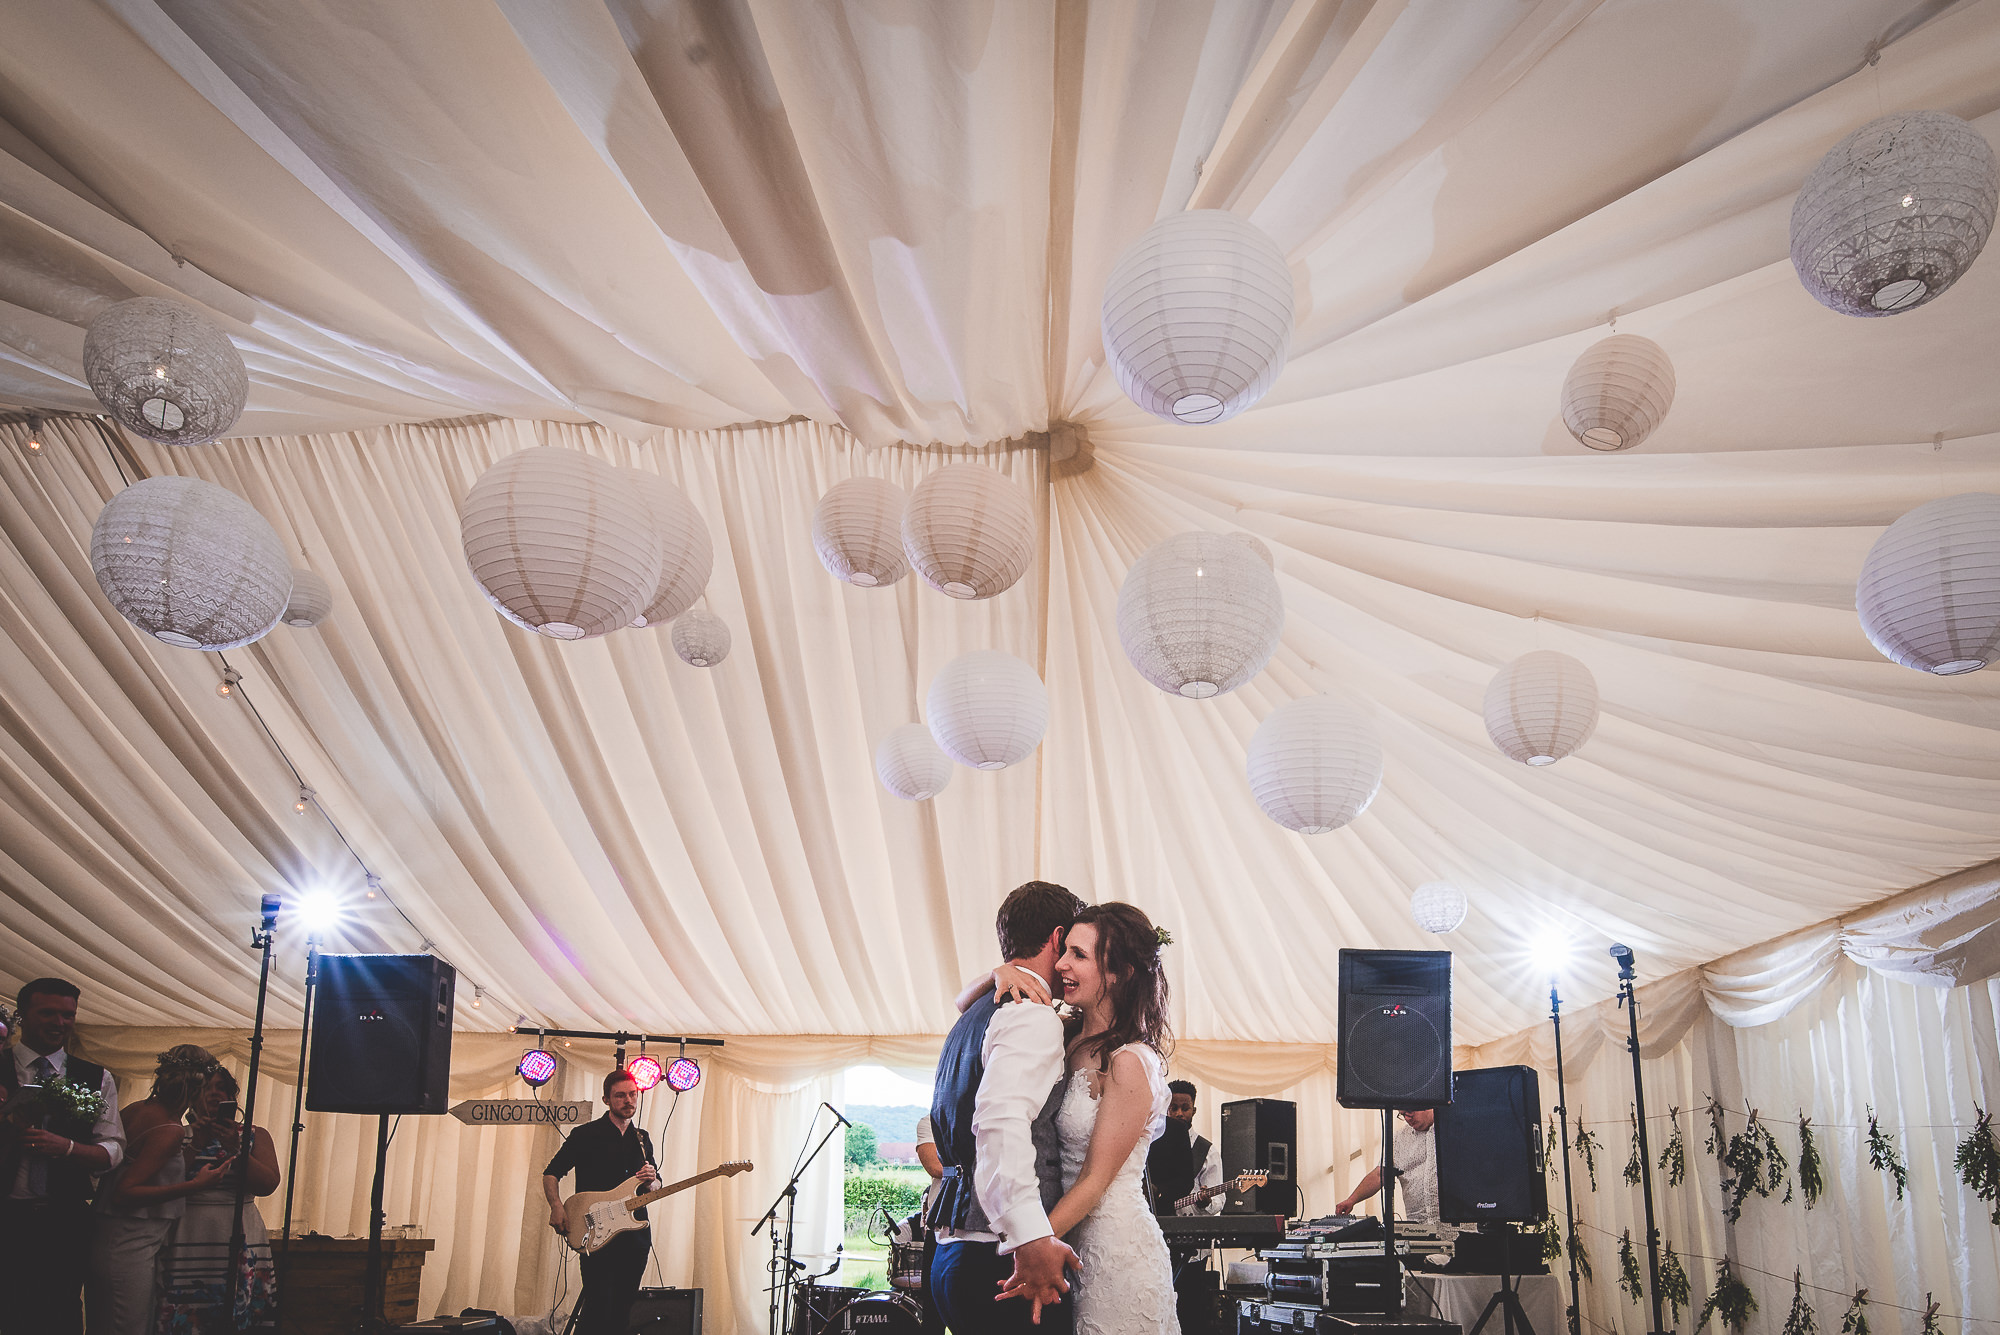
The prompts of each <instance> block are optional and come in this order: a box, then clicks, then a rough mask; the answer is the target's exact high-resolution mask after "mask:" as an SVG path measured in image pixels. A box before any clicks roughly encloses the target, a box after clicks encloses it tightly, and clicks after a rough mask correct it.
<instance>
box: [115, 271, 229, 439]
mask: <svg viewBox="0 0 2000 1335" xmlns="http://www.w3.org/2000/svg"><path fill="white" fill-rule="evenodd" d="M83 375H84V379H86V380H88V381H89V382H90V392H91V393H93V394H95V395H96V396H97V401H98V402H99V403H101V404H103V405H104V407H105V410H106V411H108V412H109V413H110V414H111V416H112V418H113V419H114V420H115V421H116V422H117V423H118V425H120V426H122V427H124V428H125V429H126V430H127V431H130V432H131V433H132V434H134V435H136V436H144V437H145V438H146V439H147V440H157V441H159V442H160V443H161V444H163V445H203V444H206V443H207V442H209V441H211V440H214V439H215V438H216V437H217V436H219V435H221V434H222V433H223V432H225V431H227V430H229V428H230V427H232V426H235V425H236V419H237V418H239V417H241V416H242V415H243V404H244V401H245V400H246V399H248V398H249V397H250V373H249V372H248V371H247V370H246V369H245V368H244V366H243V355H242V354H241V353H239V352H238V351H236V345H235V344H233V343H231V342H230V341H229V335H227V334H225V333H223V332H222V330H220V329H218V328H217V327H216V326H215V324H214V323H213V322H212V321H210V320H209V319H208V317H207V316H205V315H203V314H202V313H201V312H200V311H197V310H195V309H194V308H193V307H192V306H188V305H185V304H183V303H181V302H178V301H168V300H165V299H164V298H161V297H133V298H132V299H131V300H129V301H121V302H119V303H118V304H117V305H115V306H109V307H106V308H105V309H104V311H102V312H101V313H100V314H99V315H98V317H97V318H96V319H95V320H92V321H91V322H90V328H89V330H88V331H86V332H85V334H84V336H83Z"/></svg>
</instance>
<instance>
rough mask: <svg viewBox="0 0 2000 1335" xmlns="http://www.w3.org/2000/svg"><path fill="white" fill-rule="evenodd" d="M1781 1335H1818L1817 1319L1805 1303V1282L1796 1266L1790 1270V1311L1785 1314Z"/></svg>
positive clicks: (1810, 1306)
mask: <svg viewBox="0 0 2000 1335" xmlns="http://www.w3.org/2000/svg"><path fill="white" fill-rule="evenodd" d="M1781 1335H1819V1318H1818V1317H1816V1316H1814V1315H1813V1310H1812V1304H1811V1303H1809V1302H1807V1301H1806V1286H1805V1280H1804V1278H1803V1276H1801V1274H1800V1273H1799V1270H1798V1268H1797V1267H1796V1266H1795V1267H1793V1269H1792V1310H1791V1311H1790V1312H1787V1313H1786V1314H1785V1328H1784V1330H1783V1332H1782V1333H1781Z"/></svg>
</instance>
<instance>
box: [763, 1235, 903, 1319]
mask: <svg viewBox="0 0 2000 1335" xmlns="http://www.w3.org/2000/svg"><path fill="white" fill-rule="evenodd" d="M885 1220H886V1212H885ZM886 1222H887V1227H885V1228H884V1229H883V1230H882V1233H883V1236H884V1237H886V1238H887V1239H888V1242H889V1267H888V1269H889V1286H890V1287H889V1288H888V1289H886V1290H884V1289H855V1288H844V1287H841V1286H839V1285H833V1284H821V1283H820V1282H819V1277H818V1276H807V1277H806V1278H804V1279H801V1280H798V1281H797V1282H796V1283H794V1284H793V1286H792V1327H791V1328H792V1335H922V1333H923V1329H924V1303H923V1291H924V1244H923V1228H922V1225H921V1224H920V1223H918V1221H917V1218H916V1216H914V1215H912V1216H911V1217H910V1219H909V1220H908V1221H906V1222H905V1223H904V1224H903V1225H901V1226H898V1225H897V1224H896V1223H895V1222H894V1221H893V1220H886ZM909 1239H914V1241H912V1240H909Z"/></svg>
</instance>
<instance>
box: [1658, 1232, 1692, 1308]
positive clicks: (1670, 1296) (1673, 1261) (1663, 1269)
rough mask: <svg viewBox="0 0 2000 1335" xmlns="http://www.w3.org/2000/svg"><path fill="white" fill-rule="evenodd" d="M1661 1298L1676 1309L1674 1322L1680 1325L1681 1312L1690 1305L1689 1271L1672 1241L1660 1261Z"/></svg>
mask: <svg viewBox="0 0 2000 1335" xmlns="http://www.w3.org/2000/svg"><path fill="white" fill-rule="evenodd" d="M1660 1298H1661V1300H1662V1301H1664V1302H1665V1303H1666V1304H1667V1305H1668V1306H1670V1307H1672V1308H1673V1309H1674V1324H1675V1325H1677V1326H1678V1325H1679V1324H1680V1323H1681V1313H1682V1312H1685V1311H1686V1310H1687V1306H1688V1272H1687V1267H1685V1266H1683V1265H1682V1264H1681V1258H1680V1256H1679V1255H1678V1254H1677V1253H1676V1252H1675V1251H1674V1244H1673V1243H1671V1242H1670V1243H1668V1244H1667V1254H1666V1256H1665V1257H1664V1258H1663V1259H1662V1260H1661V1261H1660Z"/></svg>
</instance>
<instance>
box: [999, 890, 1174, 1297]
mask: <svg viewBox="0 0 2000 1335" xmlns="http://www.w3.org/2000/svg"><path fill="white" fill-rule="evenodd" d="M1056 973H1057V974H1058V975H1059V976H1060V977H1061V978H1062V981H1063V987H1064V993H1063V1000H1064V1001H1065V1002H1067V1003H1068V1004H1069V1005H1071V1006H1074V1007H1075V1008H1076V1009H1077V1011H1078V1012H1079V1013H1080V1019H1081V1023H1080V1024H1079V1025H1077V1027H1076V1029H1075V1031H1074V1032H1073V1033H1072V1034H1071V1036H1070V1038H1069V1045H1068V1063H1067V1067H1066V1069H1067V1071H1068V1076H1067V1086H1066V1088H1065V1089H1064V1091H1063V1097H1062V1103H1061V1105H1060V1108H1059V1111H1058V1112H1057V1114H1056V1130H1057V1132H1058V1134H1059V1136H1060V1138H1061V1142H1062V1169H1063V1197H1062V1199H1061V1200H1060V1201H1059V1202H1057V1204H1056V1207H1055V1209H1053V1210H1051V1211H1050V1212H1049V1226H1050V1227H1051V1228H1052V1229H1054V1230H1055V1234H1056V1236H1057V1237H1060V1238H1063V1239H1064V1240H1065V1241H1067V1242H1068V1243H1069V1245H1070V1246H1071V1247H1072V1248H1074V1249H1075V1251H1076V1254H1077V1259H1078V1261H1079V1263H1080V1266H1081V1270H1082V1274H1081V1277H1080V1278H1079V1279H1078V1280H1077V1282H1076V1284H1075V1288H1074V1292H1073V1294H1072V1300H1073V1301H1074V1302H1075V1304H1076V1307H1075V1319H1076V1332H1077V1335H1177V1332H1178V1331H1179V1329H1180V1326H1179V1322H1178V1319H1177V1318H1176V1316H1175V1310H1174V1284H1173V1271H1172V1267H1171V1266H1170V1264H1169V1262H1168V1260H1167V1244H1166V1240H1165V1238H1163V1237H1162V1236H1161V1235H1160V1226H1159V1224H1158V1222H1157V1221H1155V1219H1154V1218H1153V1212H1152V1211H1151V1210H1150V1209H1148V1208H1147V1205H1146V1198H1145V1192H1144V1190H1143V1188H1142V1187H1141V1185H1140V1176H1141V1174H1142V1173H1143V1171H1144V1170H1145V1167H1146V1151H1147V1148H1148V1147H1149V1146H1150V1145H1151V1144H1152V1142H1153V1139H1154V1137H1156V1136H1158V1135H1159V1134H1160V1130H1161V1128H1162V1127H1164V1126H1165V1125H1166V1116H1167V1101H1168V1094H1167V1074H1166V1062H1165V1060H1164V1058H1163V1049H1164V1048H1165V1047H1166V1046H1167V1044H1168V1042H1169V1041H1170V1036H1169V1033H1168V1028H1167V980H1166V975H1165V974H1164V973H1162V972H1161V969H1160V936H1159V933H1158V932H1157V930H1156V929H1155V928H1154V926H1153V924H1152V922H1151V921H1150V920H1149V919H1148V918H1147V917H1146V915H1145V914H1144V913H1143V912H1141V911H1140V910H1139V909H1137V908H1135V907H1133V906H1132V905H1130V904H1116V903H1113V904H1094V905H1090V906H1088V907H1086V908H1084V909H1083V910H1082V911H1081V912H1079V913H1078V914H1077V915H1076V924H1075V925H1074V926H1072V927H1071V928H1070V929H1069V938H1068V941H1067V943H1066V944H1065V945H1064V947H1063V953H1062V959H1061V961H1060V962H1059V963H1058V964H1057V965H1056ZM1015 1292H1016V1291H1015V1290H1013V1289H1006V1290H1003V1292H1002V1294H1001V1296H1002V1297H1009V1296H1013V1295H1014V1294H1015Z"/></svg>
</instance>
